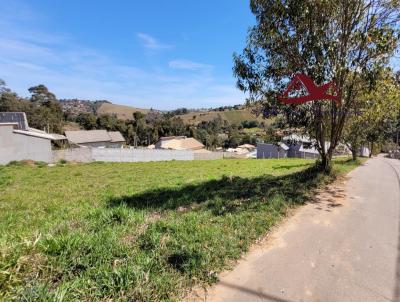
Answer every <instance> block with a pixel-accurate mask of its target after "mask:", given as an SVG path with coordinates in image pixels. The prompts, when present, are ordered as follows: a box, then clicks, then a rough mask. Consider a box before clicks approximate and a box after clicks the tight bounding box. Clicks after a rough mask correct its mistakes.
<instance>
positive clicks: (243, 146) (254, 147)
mask: <svg viewBox="0 0 400 302" xmlns="http://www.w3.org/2000/svg"><path fill="white" fill-rule="evenodd" d="M238 148H241V149H246V150H248V151H253V150H255V149H256V148H257V147H256V146H254V145H251V144H243V145H240V146H239V147H238Z"/></svg>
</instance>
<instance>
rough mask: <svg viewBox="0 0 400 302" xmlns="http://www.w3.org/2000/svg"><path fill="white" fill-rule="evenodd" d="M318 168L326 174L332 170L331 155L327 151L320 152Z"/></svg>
mask: <svg viewBox="0 0 400 302" xmlns="http://www.w3.org/2000/svg"><path fill="white" fill-rule="evenodd" d="M320 170H321V172H324V173H326V174H329V173H331V171H332V155H330V154H329V153H323V154H321V163H320Z"/></svg>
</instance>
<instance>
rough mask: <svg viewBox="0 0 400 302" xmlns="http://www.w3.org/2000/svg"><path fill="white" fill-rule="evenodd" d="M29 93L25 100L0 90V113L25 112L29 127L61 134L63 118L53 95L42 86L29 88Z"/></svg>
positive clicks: (5, 90) (7, 91)
mask: <svg viewBox="0 0 400 302" xmlns="http://www.w3.org/2000/svg"><path fill="white" fill-rule="evenodd" d="M3 83H4V82H3ZM29 92H30V93H31V94H32V96H31V98H30V99H29V100H27V99H23V98H20V97H19V96H18V95H17V94H16V93H13V92H11V91H10V90H8V89H0V111H4V112H25V113H26V115H27V118H28V122H29V125H30V126H31V127H33V128H37V129H40V130H46V131H47V132H55V133H62V131H63V129H62V128H63V122H64V116H63V113H62V110H61V105H60V103H59V102H58V101H57V99H56V97H55V95H54V94H53V93H51V92H50V91H48V89H47V88H46V86H44V85H39V86H35V87H31V88H29Z"/></svg>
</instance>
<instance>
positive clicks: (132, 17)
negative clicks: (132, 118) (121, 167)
mask: <svg viewBox="0 0 400 302" xmlns="http://www.w3.org/2000/svg"><path fill="white" fill-rule="evenodd" d="M248 6H249V5H248V1H244V0H202V1H188V0H186V1H183V0H169V1H167V0H158V1H157V0H156V1H138V0H135V1H128V0H126V1H93V0H85V1H78V0H68V1H61V0H59V1H55V0H52V1H44V0H35V1H28V0H26V1H23V0H15V1H14V0H9V1H4V0H0V7H1V10H0V78H1V79H3V80H5V81H6V83H7V84H8V86H9V87H10V88H11V89H12V90H14V91H16V92H17V93H18V94H20V95H23V96H26V95H28V92H27V89H28V88H29V87H31V86H33V85H36V84H45V85H46V86H48V88H49V89H50V90H51V91H52V92H54V93H55V94H56V95H57V97H58V98H82V99H92V100H94V99H108V100H110V101H112V102H114V103H118V104H127V105H132V106H136V107H144V108H149V107H152V108H157V109H173V108H177V107H188V108H199V107H215V106H222V105H229V104H239V103H243V102H244V95H243V94H242V92H240V91H238V90H237V89H236V87H235V79H234V78H233V76H232V53H233V52H234V51H236V52H240V51H241V50H242V48H243V47H244V46H245V41H246V33H247V29H248V28H249V26H251V25H252V24H253V22H254V19H253V16H252V15H251V13H250V10H249V7H248Z"/></svg>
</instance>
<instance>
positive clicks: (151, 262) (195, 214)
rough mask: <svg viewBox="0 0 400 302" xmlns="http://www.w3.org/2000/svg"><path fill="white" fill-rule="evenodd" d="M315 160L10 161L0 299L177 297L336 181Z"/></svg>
mask: <svg viewBox="0 0 400 302" xmlns="http://www.w3.org/2000/svg"><path fill="white" fill-rule="evenodd" d="M312 164H313V162H312V161H309V160H302V159H287V160H216V161H187V162H178V161H171V162H151V163H132V164H128V163H92V164H65V165H62V164H59V165H56V166H54V167H47V166H43V165H40V164H39V165H36V166H28V165H18V164H14V165H11V166H1V167H0V191H1V195H0V231H1V235H0V300H2V299H3V300H12V299H15V300H18V301H21V300H25V301H82V300H86V301H96V300H102V301H111V300H107V299H110V298H111V299H113V301H127V300H128V301H161V300H178V299H179V298H181V297H182V296H183V295H184V294H185V292H186V291H187V290H188V289H190V287H192V286H193V285H196V284H207V283H212V282H214V281H216V276H217V273H218V272H219V271H221V270H223V269H226V268H229V267H230V266H232V265H233V263H234V260H236V259H238V258H240V256H241V255H242V253H243V252H244V251H246V250H247V249H248V247H249V245H250V244H251V243H254V242H255V240H256V239H257V238H259V237H260V236H262V235H263V234H265V233H266V232H267V231H268V229H269V228H270V227H271V226H272V225H274V224H275V223H276V222H277V221H279V219H281V218H282V216H284V215H285V214H286V213H287V211H288V209H289V208H291V207H293V206H295V205H298V204H301V203H303V202H305V200H307V198H308V197H309V196H310V194H312V189H313V188H315V187H317V186H320V185H322V184H324V183H326V182H328V181H331V180H332V177H327V176H324V175H321V174H318V173H317V172H315V170H314V169H312V168H310V167H311V166H312ZM355 166H356V164H354V163H351V162H346V161H345V160H341V161H338V162H337V163H336V172H337V173H345V172H347V171H349V170H350V169H352V168H354V167H355Z"/></svg>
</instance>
